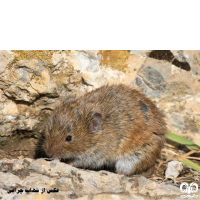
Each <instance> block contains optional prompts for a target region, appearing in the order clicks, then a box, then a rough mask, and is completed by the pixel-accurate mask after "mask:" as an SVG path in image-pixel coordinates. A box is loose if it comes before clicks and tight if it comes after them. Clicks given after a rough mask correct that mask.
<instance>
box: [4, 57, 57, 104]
mask: <svg viewBox="0 0 200 200" xmlns="http://www.w3.org/2000/svg"><path fill="white" fill-rule="evenodd" d="M0 80H1V81H2V86H1V89H3V91H4V93H5V95H6V96H8V97H9V98H14V99H15V100H18V101H19V100H22V101H26V102H33V101H34V100H35V99H36V98H37V97H38V96H39V95H43V94H46V95H49V96H53V97H56V96H58V93H57V85H56V83H55V82H54V81H53V80H52V78H51V76H50V74H49V71H48V70H47V69H46V68H45V67H44V65H43V63H42V62H40V61H38V60H36V59H32V60H21V61H18V62H17V63H16V64H15V65H13V66H12V68H11V69H8V68H7V69H6V70H5V71H4V73H3V74H1V76H0Z"/></svg>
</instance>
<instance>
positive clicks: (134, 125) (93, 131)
mask: <svg viewBox="0 0 200 200" xmlns="http://www.w3.org/2000/svg"><path fill="white" fill-rule="evenodd" d="M165 132H166V123H165V120H164V115H163V114H162V113H161V112H160V111H159V109H158V108H157V107H156V106H155V104H154V103H153V102H152V101H151V100H150V99H149V98H148V97H146V96H145V95H144V94H142V93H140V92H139V91H137V90H134V89H131V88H130V87H129V86H126V85H123V84H119V85H111V86H108V85H106V86H102V87H100V88H98V89H96V90H94V91H91V92H89V93H86V94H85V95H83V96H81V97H80V98H74V97H70V98H67V99H66V100H65V101H64V102H63V103H62V104H61V105H60V106H59V107H58V108H57V109H55V111H54V112H53V113H52V115H51V116H50V118H49V119H48V120H47V123H46V127H45V131H44V135H45V141H44V145H43V148H44V150H45V152H46V154H47V156H48V157H51V158H59V159H69V160H70V164H72V165H73V166H75V167H80V168H89V169H101V168H102V167H103V166H108V167H114V169H115V171H116V172H117V173H119V174H124V175H132V174H138V173H141V172H146V171H148V170H149V169H151V168H152V167H153V166H154V164H155V161H156V159H157V158H158V156H159V154H160V151H161V148H162V146H163V143H164V141H165V136H164V133H165Z"/></svg>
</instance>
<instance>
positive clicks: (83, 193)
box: [0, 158, 181, 199]
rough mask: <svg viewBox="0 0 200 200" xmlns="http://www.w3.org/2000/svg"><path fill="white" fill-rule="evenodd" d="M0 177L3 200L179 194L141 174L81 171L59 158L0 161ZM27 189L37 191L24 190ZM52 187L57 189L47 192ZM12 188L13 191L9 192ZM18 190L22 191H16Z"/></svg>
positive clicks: (144, 197) (169, 196)
mask: <svg viewBox="0 0 200 200" xmlns="http://www.w3.org/2000/svg"><path fill="white" fill-rule="evenodd" d="M0 177H1V179H0V188H1V190H0V193H1V194H2V195H3V199H23V198H28V199H40V198H41V199H53V198H54V199H74V198H78V199H147V198H148V199H149V198H150V199H155V198H159V199H167V198H178V197H180V195H181V192H180V189H179V187H176V186H173V185H169V184H166V183H160V184H159V183H156V182H155V181H152V180H149V179H146V178H145V177H143V176H133V177H126V176H123V175H118V174H115V173H111V172H108V171H98V172H96V171H91V170H82V169H77V168H74V167H72V166H70V165H68V164H65V163H62V162H60V161H59V160H53V161H46V160H44V159H38V160H32V159H30V158H25V159H18V160H14V159H13V160H3V161H1V162H0ZM30 188H32V190H33V189H38V190H39V192H37V193H31V192H30V193H29V194H28V193H27V192H25V190H29V189H30ZM43 188H45V192H44V193H43V194H42V190H44V189H43ZM54 188H56V189H59V192H56V193H55V192H54V193H53V192H52V193H47V191H49V190H51V189H54ZM12 189H15V190H14V191H13V192H10V193H9V191H10V190H12ZM20 189H22V190H23V192H21V193H19V194H17V192H18V190H20Z"/></svg>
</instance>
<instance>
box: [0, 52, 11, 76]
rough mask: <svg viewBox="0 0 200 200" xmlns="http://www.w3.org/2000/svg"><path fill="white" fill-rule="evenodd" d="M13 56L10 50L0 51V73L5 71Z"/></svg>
mask: <svg viewBox="0 0 200 200" xmlns="http://www.w3.org/2000/svg"><path fill="white" fill-rule="evenodd" d="M13 58H14V57H13V53H12V52H11V51H0V74H1V73H3V72H4V71H5V69H6V67H7V66H8V64H9V63H11V62H12V61H13Z"/></svg>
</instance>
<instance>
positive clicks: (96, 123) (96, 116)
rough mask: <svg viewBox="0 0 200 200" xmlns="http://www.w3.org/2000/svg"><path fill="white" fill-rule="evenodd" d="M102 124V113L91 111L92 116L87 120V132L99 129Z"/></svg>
mask: <svg viewBox="0 0 200 200" xmlns="http://www.w3.org/2000/svg"><path fill="white" fill-rule="evenodd" d="M101 126H102V115H101V114H100V113H97V112H96V113H92V117H91V119H90V122H89V126H88V130H89V133H94V132H95V131H99V130H101Z"/></svg>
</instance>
